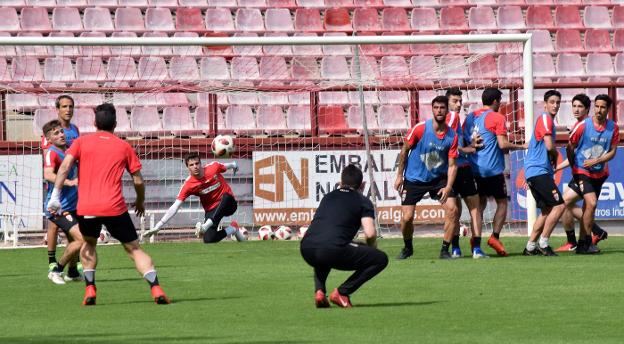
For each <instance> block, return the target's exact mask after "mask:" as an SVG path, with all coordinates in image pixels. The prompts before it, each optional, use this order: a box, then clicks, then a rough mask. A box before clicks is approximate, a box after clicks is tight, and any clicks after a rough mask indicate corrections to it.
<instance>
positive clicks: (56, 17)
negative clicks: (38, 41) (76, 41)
mask: <svg viewBox="0 0 624 344" xmlns="http://www.w3.org/2000/svg"><path fill="white" fill-rule="evenodd" d="M52 28H53V29H54V30H58V31H72V32H75V31H82V30H83V28H82V20H81V18H80V13H79V12H78V9H77V8H75V7H56V8H54V9H53V10H52Z"/></svg>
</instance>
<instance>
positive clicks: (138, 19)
mask: <svg viewBox="0 0 624 344" xmlns="http://www.w3.org/2000/svg"><path fill="white" fill-rule="evenodd" d="M115 28H116V29H117V30H120V31H143V30H145V23H143V15H142V14H141V10H140V9H139V8H136V7H119V8H117V10H115Z"/></svg>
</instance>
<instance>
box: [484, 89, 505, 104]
mask: <svg viewBox="0 0 624 344" xmlns="http://www.w3.org/2000/svg"><path fill="white" fill-rule="evenodd" d="M502 98H503V92H501V91H500V90H499V89H498V88H493V87H488V88H486V89H485V90H483V94H482V95H481V101H482V102H483V105H485V106H489V105H492V104H494V102H495V101H497V100H498V101H499V102H500V101H501V99H502Z"/></svg>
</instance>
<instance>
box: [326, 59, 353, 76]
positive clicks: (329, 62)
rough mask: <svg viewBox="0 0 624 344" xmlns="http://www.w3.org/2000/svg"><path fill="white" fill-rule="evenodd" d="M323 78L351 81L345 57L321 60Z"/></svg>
mask: <svg viewBox="0 0 624 344" xmlns="http://www.w3.org/2000/svg"><path fill="white" fill-rule="evenodd" d="M321 77H322V78H323V79H327V80H347V79H351V74H350V73H349V67H348V66H347V60H346V59H345V58H344V57H343V56H324V57H323V59H322V60H321Z"/></svg>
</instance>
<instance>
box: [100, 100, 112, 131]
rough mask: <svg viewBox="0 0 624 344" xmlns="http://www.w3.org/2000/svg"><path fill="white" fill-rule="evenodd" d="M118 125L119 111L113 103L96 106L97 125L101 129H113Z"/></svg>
mask: <svg viewBox="0 0 624 344" xmlns="http://www.w3.org/2000/svg"><path fill="white" fill-rule="evenodd" d="M116 125H117V111H116V110H115V107H114V106H113V104H110V103H103V104H100V105H98V106H97V107H96V108H95V127H96V128H98V129H99V130H106V131H113V130H114V129H115V126H116Z"/></svg>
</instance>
